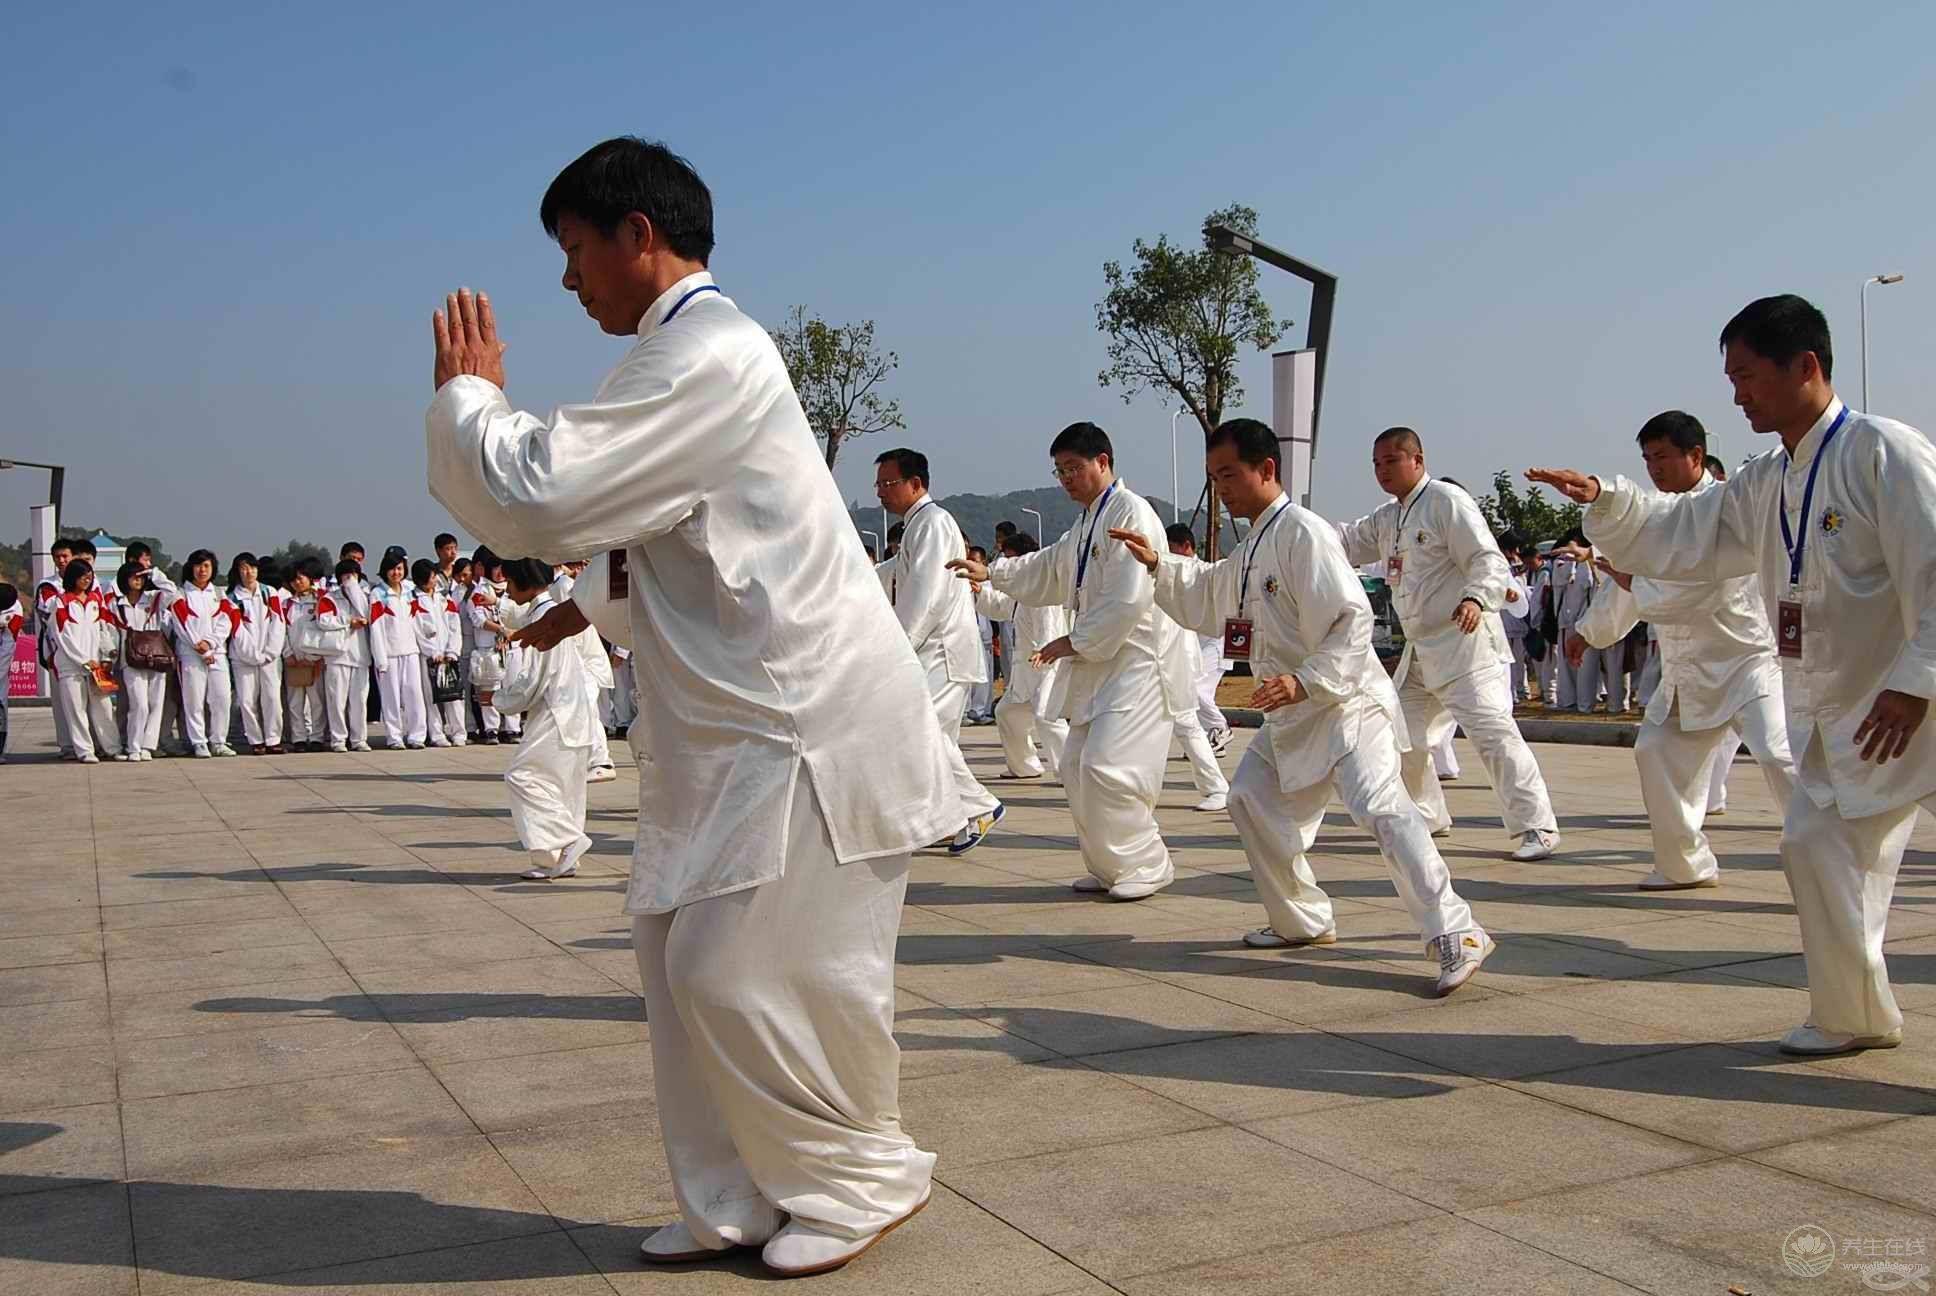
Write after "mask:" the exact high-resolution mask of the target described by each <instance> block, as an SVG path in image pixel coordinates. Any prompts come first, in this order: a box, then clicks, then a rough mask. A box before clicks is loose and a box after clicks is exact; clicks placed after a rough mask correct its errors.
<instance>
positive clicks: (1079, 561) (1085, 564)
mask: <svg viewBox="0 0 1936 1296" xmlns="http://www.w3.org/2000/svg"><path fill="white" fill-rule="evenodd" d="M1120 485H1122V483H1121V482H1110V483H1109V489H1108V490H1106V491H1104V492H1103V493H1102V498H1101V499H1099V500H1097V501H1096V513H1095V516H1094V517H1092V518H1090V519H1089V534H1088V535H1086V536H1084V537H1083V538H1082V548H1081V549H1079V550H1077V551H1076V606H1075V612H1076V615H1077V616H1081V615H1082V578H1083V577H1084V576H1086V575H1088V574H1089V552H1090V549H1091V548H1092V547H1093V546H1094V545H1095V543H1096V528H1097V527H1098V526H1100V525H1102V511H1103V509H1104V508H1106V507H1107V506H1108V504H1109V497H1110V496H1111V495H1114V494H1115V493H1116V488H1117V487H1118V486H1120ZM1098 556H1099V557H1100V555H1098Z"/></svg>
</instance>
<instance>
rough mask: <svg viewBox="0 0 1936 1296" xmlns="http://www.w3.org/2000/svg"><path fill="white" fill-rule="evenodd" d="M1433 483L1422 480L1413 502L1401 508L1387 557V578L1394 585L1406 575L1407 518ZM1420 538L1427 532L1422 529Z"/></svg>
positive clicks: (1423, 537)
mask: <svg viewBox="0 0 1936 1296" xmlns="http://www.w3.org/2000/svg"><path fill="white" fill-rule="evenodd" d="M1431 485H1432V483H1431V482H1430V481H1423V482H1420V483H1419V486H1418V494H1416V495H1414V496H1412V502H1411V503H1410V504H1407V505H1404V506H1403V507H1402V508H1400V509H1399V512H1398V529H1397V530H1396V531H1394V532H1393V533H1392V552H1391V557H1389V558H1387V559H1385V579H1386V580H1387V581H1389V582H1390V583H1391V584H1392V585H1393V586H1394V587H1395V586H1397V584H1398V583H1399V581H1400V580H1402V579H1403V578H1404V576H1405V551H1404V544H1405V522H1406V519H1408V518H1410V517H1411V516H1412V510H1413V509H1415V508H1417V507H1418V506H1419V503H1420V502H1421V501H1422V500H1424V498H1425V492H1426V491H1427V490H1428V489H1429V488H1430V487H1431ZM1418 538H1419V539H1420V540H1423V539H1425V533H1424V532H1422V531H1421V532H1420V533H1419V536H1418Z"/></svg>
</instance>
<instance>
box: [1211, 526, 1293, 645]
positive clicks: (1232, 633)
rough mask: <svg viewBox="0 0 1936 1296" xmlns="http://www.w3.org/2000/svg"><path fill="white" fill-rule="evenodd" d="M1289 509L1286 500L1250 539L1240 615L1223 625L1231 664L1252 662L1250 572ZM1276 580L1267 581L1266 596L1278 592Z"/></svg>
mask: <svg viewBox="0 0 1936 1296" xmlns="http://www.w3.org/2000/svg"><path fill="white" fill-rule="evenodd" d="M1290 507H1291V503H1290V500H1288V499H1286V500H1285V501H1284V503H1282V504H1281V505H1279V506H1278V509H1277V511H1276V512H1275V513H1273V514H1271V515H1270V518H1269V520H1267V521H1266V522H1265V523H1264V525H1262V526H1261V527H1258V528H1257V531H1256V533H1255V534H1254V535H1252V536H1251V537H1250V544H1249V552H1247V553H1245V555H1244V558H1243V566H1242V567H1241V568H1240V569H1239V570H1240V571H1241V572H1242V575H1241V576H1239V577H1238V580H1237V615H1236V616H1234V617H1225V618H1224V622H1223V655H1224V656H1226V657H1228V658H1230V659H1231V660H1232V661H1249V660H1250V653H1251V647H1252V644H1253V642H1254V641H1255V639H1256V635H1255V633H1254V632H1255V630H1256V623H1255V622H1253V621H1252V620H1251V619H1250V618H1249V617H1246V616H1245V615H1244V605H1245V604H1246V603H1247V602H1248V601H1249V599H1250V569H1251V568H1252V567H1255V566H1256V565H1257V551H1258V550H1259V549H1261V548H1263V547H1264V537H1265V536H1267V535H1269V534H1270V529H1271V528H1272V527H1274V526H1276V525H1277V519H1279V518H1281V517H1283V516H1284V514H1285V513H1287V512H1289V511H1290ZM1274 580H1275V578H1274V577H1266V578H1265V582H1264V588H1265V591H1266V592H1267V593H1268V592H1269V591H1271V590H1273V589H1275V588H1276V586H1275V585H1274V584H1273V581H1274Z"/></svg>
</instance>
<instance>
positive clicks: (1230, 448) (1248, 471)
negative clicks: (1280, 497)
mask: <svg viewBox="0 0 1936 1296" xmlns="http://www.w3.org/2000/svg"><path fill="white" fill-rule="evenodd" d="M1203 467H1204V471H1205V472H1206V473H1207V474H1208V475H1209V477H1210V480H1211V481H1213V482H1215V483H1216V484H1217V494H1218V495H1220V496H1222V497H1223V501H1224V503H1226V504H1228V505H1229V506H1230V510H1231V512H1233V513H1235V514H1236V515H1237V516H1238V517H1253V516H1255V515H1256V514H1257V513H1258V512H1259V511H1261V510H1262V509H1263V507H1264V506H1265V505H1266V504H1268V503H1269V502H1270V498H1269V497H1270V494H1271V490H1270V488H1271V485H1272V484H1273V483H1274V482H1276V480H1277V469H1276V466H1275V465H1274V464H1272V463H1271V461H1270V460H1268V459H1266V460H1265V461H1264V462H1263V463H1260V464H1247V463H1245V462H1244V461H1243V459H1242V457H1241V456H1239V455H1238V453H1237V447H1236V446H1234V445H1231V444H1229V443H1228V442H1225V443H1224V444H1222V445H1217V446H1213V447H1211V449H1210V452H1209V453H1208V454H1206V455H1205V456H1204V459H1203Z"/></svg>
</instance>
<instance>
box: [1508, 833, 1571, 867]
mask: <svg viewBox="0 0 1936 1296" xmlns="http://www.w3.org/2000/svg"><path fill="white" fill-rule="evenodd" d="M1559 844H1560V835H1559V834H1558V833H1556V832H1542V831H1540V830H1539V829H1537V828H1534V829H1532V830H1530V831H1528V832H1527V834H1526V835H1525V836H1524V837H1521V838H1520V839H1519V846H1518V848H1517V849H1516V850H1514V851H1513V853H1512V858H1514V859H1516V860H1518V861H1519V862H1520V863H1521V864H1530V863H1532V862H1533V861H1534V860H1543V859H1551V858H1552V857H1553V852H1554V851H1555V850H1557V849H1558V848H1559Z"/></svg>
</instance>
